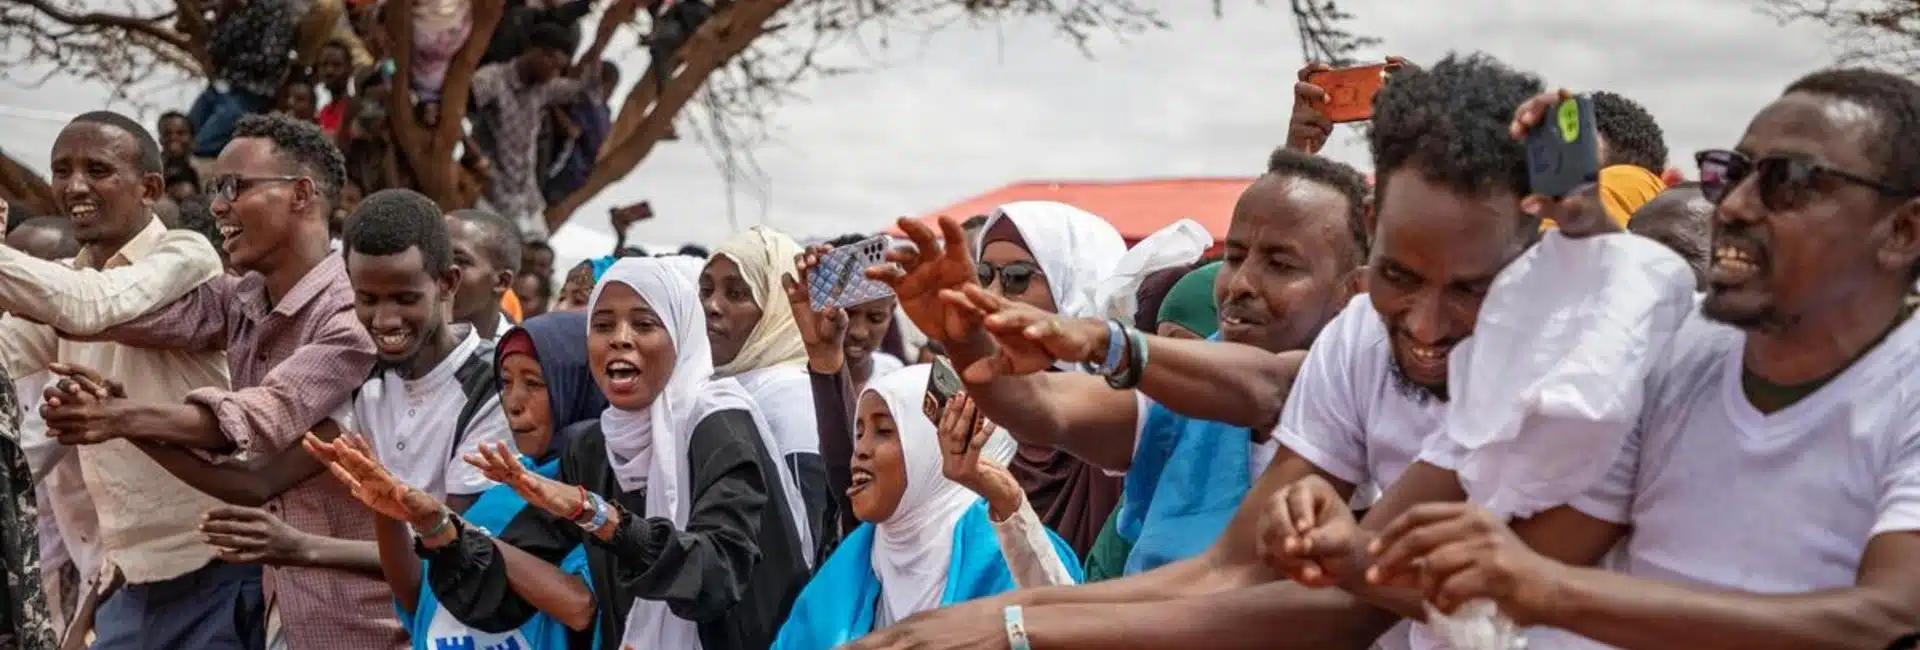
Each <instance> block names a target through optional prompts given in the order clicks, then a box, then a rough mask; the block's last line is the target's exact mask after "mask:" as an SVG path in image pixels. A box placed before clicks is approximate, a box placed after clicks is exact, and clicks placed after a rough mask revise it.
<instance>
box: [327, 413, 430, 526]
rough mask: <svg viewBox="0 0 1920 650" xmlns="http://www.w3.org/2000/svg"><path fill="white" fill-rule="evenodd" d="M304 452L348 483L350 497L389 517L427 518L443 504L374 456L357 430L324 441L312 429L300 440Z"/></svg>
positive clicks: (402, 519)
mask: <svg viewBox="0 0 1920 650" xmlns="http://www.w3.org/2000/svg"><path fill="white" fill-rule="evenodd" d="M301 444H302V445H304V446H305V447H306V450H307V453H308V454H312V455H313V457H314V459H315V460H318V461H320V462H321V463H323V464H325V465H326V466H327V471H329V472H332V473H333V476H334V477H335V478H338V479H340V482H341V483H342V484H344V485H346V486H347V492H348V493H350V494H352V495H353V498H354V499H356V500H358V501H360V503H363V504H366V506H367V507H368V508H370V509H372V510H373V511H374V512H377V513H380V515H381V516H384V517H386V518H388V519H395V520H399V521H405V522H417V521H426V520H430V519H433V518H436V517H438V516H439V515H440V513H441V510H442V507H441V505H440V502H439V501H438V500H437V499H434V498H433V495H430V494H427V493H426V492H422V491H420V490H417V489H414V488H413V487H411V486H409V485H407V484H406V483H402V482H401V481H400V479H398V478H396V477H394V475H393V473H392V472H388V471H387V468H386V467H385V466H382V465H381V464H380V461H379V460H376V458H377V457H376V456H374V454H373V446H372V445H369V444H367V439H366V438H364V437H362V436H360V434H357V433H342V434H340V437H338V438H335V439H334V440H333V441H332V442H326V441H323V440H321V439H320V437H319V436H316V435H314V434H312V433H308V434H307V435H306V438H305V439H304V440H302V441H301Z"/></svg>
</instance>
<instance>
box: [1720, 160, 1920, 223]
mask: <svg viewBox="0 0 1920 650" xmlns="http://www.w3.org/2000/svg"><path fill="white" fill-rule="evenodd" d="M1693 160H1694V162H1696V163H1699V165H1700V193H1701V194H1702V195H1704V196H1705V197H1706V199H1707V200H1708V201H1711V202H1713V203H1714V204H1715V205H1718V204H1719V203H1720V201H1722V200H1724V199H1725V198H1726V197H1727V194H1728V193H1729V192H1732V191H1733V188H1736V187H1739V186H1740V183H1742V182H1744V181H1746V180H1747V178H1748V177H1749V176H1751V177H1753V179H1754V182H1755V183H1757V185H1755V186H1754V189H1755V190H1757V191H1759V193H1760V203H1761V204H1762V205H1765V206H1766V207H1767V209H1768V210H1785V209H1789V208H1793V207H1796V206H1799V205H1802V204H1804V203H1805V202H1806V201H1807V199H1809V198H1812V196H1813V193H1814V192H1815V191H1816V186H1817V185H1818V184H1820V183H1821V182H1822V180H1823V179H1832V180H1839V181H1844V182H1847V183H1852V184H1854V185H1859V186H1861V187H1865V188H1869V189H1872V190H1874V191H1876V192H1879V193H1880V194H1881V195H1882V196H1885V197H1888V198H1896V199H1899V198H1911V197H1913V196H1914V195H1915V193H1914V192H1913V191H1912V190H1903V189H1900V188H1897V187H1894V186H1892V185H1888V184H1886V183H1883V182H1881V181H1878V180H1875V179H1872V178H1867V177H1865V176H1861V175H1859V174H1855V173H1853V172H1849V171H1845V170H1841V169H1835V168H1833V167H1829V166H1826V165H1822V164H1820V163H1816V162H1813V161H1810V160H1805V159H1801V158H1794V157H1791V156H1781V155H1771V156H1762V157H1760V158H1757V159H1756V158H1752V157H1749V156H1747V155H1746V154H1743V153H1740V152H1738V151H1729V150H1725V149H1708V150H1705V151H1701V152H1700V153H1697V154H1694V155H1693ZM1829 182H1830V181H1829Z"/></svg>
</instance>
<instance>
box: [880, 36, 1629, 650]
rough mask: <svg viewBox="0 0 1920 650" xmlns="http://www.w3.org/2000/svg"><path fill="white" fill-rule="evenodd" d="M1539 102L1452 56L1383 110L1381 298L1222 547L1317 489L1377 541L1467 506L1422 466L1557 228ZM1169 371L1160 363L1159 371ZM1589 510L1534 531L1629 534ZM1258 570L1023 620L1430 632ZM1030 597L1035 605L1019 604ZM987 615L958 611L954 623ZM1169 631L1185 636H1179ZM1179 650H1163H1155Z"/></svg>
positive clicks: (1241, 566) (1347, 570)
mask: <svg viewBox="0 0 1920 650" xmlns="http://www.w3.org/2000/svg"><path fill="white" fill-rule="evenodd" d="M1540 89H1541V84H1540V82H1539V80H1538V79H1536V78H1534V77H1532V76H1531V75H1525V74H1522V73H1519V72H1516V71H1514V70H1512V69H1510V68H1507V67H1506V66H1505V65H1503V64H1501V63H1499V62H1498V61H1494V60H1492V59H1490V58H1487V57H1484V56H1475V57H1450V58H1449V59H1447V60H1443V61H1441V62H1440V63H1439V64H1437V65H1435V66H1434V67H1433V68H1431V69H1429V70H1425V71H1404V72H1401V73H1398V74H1396V76H1395V79H1394V82H1393V83H1391V84H1389V85H1388V86H1387V89H1386V90H1383V91H1382V93H1381V95H1380V96H1379V98H1377V99H1376V109H1375V119H1374V123H1373V147H1374V155H1375V169H1376V170H1377V173H1378V174H1379V178H1380V179H1381V180H1382V182H1381V184H1380V185H1379V186H1377V187H1376V188H1375V189H1376V193H1377V194H1376V196H1377V201H1378V215H1377V216H1378V224H1377V226H1378V227H1377V228H1375V229H1370V230H1371V231H1372V232H1373V235H1374V236H1373V241H1372V244H1373V246H1372V251H1371V257H1370V261H1369V264H1368V266H1367V267H1364V268H1365V269H1366V273H1365V282H1366V286H1367V287H1368V288H1369V289H1370V290H1371V292H1372V293H1371V294H1369V295H1363V296H1358V297H1355V298H1353V299H1352V300H1351V301H1350V302H1348V303H1347V305H1346V308H1345V309H1344V310H1343V311H1342V312H1340V313H1339V315H1337V316H1336V317H1334V319H1333V321H1332V322H1331V323H1329V324H1328V325H1327V326H1326V327H1325V329H1323V330H1321V331H1320V333H1319V336H1318V337H1317V338H1316V339H1315V340H1314V342H1313V345H1312V349H1311V351H1310V352H1309V353H1308V355H1307V357H1306V360H1305V363H1304V364H1303V365H1302V367H1301V368H1300V369H1299V373H1298V376H1297V377H1296V378H1295V380H1294V381H1293V383H1292V386H1291V389H1290V391H1289V392H1288V393H1287V394H1286V404H1285V408H1284V410H1283V411H1282V413H1281V416H1280V418H1279V424H1278V426H1277V427H1276V428H1275V436H1274V437H1275V439H1276V440H1277V441H1278V442H1279V443H1280V446H1281V448H1282V450H1283V451H1282V453H1281V454H1279V455H1278V456H1277V457H1276V458H1275V460H1274V461H1273V464H1272V465H1270V466H1269V467H1268V468H1267V469H1266V471H1265V472H1264V473H1263V474H1262V475H1261V477H1260V482H1259V483H1258V484H1257V485H1256V486H1255V487H1254V488H1253V490H1252V491H1250V492H1249V493H1248V495H1247V498H1246V499H1245V500H1244V501H1243V502H1242V503H1241V505H1240V508H1239V512H1238V513H1236V515H1235V523H1234V524H1233V525H1232V526H1230V527H1229V528H1228V530H1227V532H1226V533H1225V535H1223V536H1222V538H1221V539H1220V541H1219V542H1218V543H1217V544H1216V547H1217V548H1240V549H1253V548H1255V546H1256V542H1257V539H1258V531H1259V530H1260V529H1261V528H1262V525H1261V523H1260V520H1261V519H1262V518H1263V517H1264V516H1265V515H1266V512H1267V509H1268V503H1269V499H1271V498H1273V497H1274V495H1276V494H1278V493H1280V492H1281V490H1282V488H1283V487H1286V486H1288V485H1289V484H1291V483H1294V482H1295V481H1296V480H1298V479H1301V478H1302V477H1311V479H1312V480H1313V481H1314V482H1316V483H1317V484H1318V485H1320V486H1325V487H1326V488H1327V489H1328V490H1329V491H1330V492H1337V494H1338V499H1339V500H1340V502H1341V503H1346V502H1348V500H1350V499H1352V498H1353V497H1354V496H1355V495H1356V494H1357V493H1364V492H1366V491H1384V492H1385V493H1386V494H1385V496H1383V498H1382V499H1381V501H1379V502H1378V503H1377V504H1376V505H1375V507H1374V508H1372V511H1371V512H1369V513H1368V517H1367V522H1366V523H1367V524H1369V525H1370V526H1371V527H1378V526H1381V525H1384V524H1385V523H1386V521H1387V520H1389V519H1390V518H1391V516H1392V515H1395V514H1398V513H1399V512H1403V511H1405V509H1406V508H1408V507H1409V506H1411V505H1412V504H1414V503H1418V502H1424V501H1457V500H1460V499H1464V498H1465V497H1466V494H1465V492H1464V490H1462V489H1461V487H1460V485H1459V483H1458V480H1457V479H1456V478H1455V477H1454V475H1453V473H1452V472H1451V471H1450V470H1449V468H1450V465H1449V464H1448V459H1447V458H1445V457H1444V456H1440V455H1432V454H1428V455H1423V452H1426V451H1427V450H1428V447H1429V443H1430V442H1434V441H1436V440H1437V439H1438V438H1439V435H1438V434H1439V433H1440V431H1441V430H1440V423H1441V421H1442V419H1443V416H1444V411H1445V405H1446V400H1447V397H1448V394H1447V370H1448V368H1447V360H1448V352H1449V351H1450V350H1451V348H1452V346H1453V345H1454V344H1456V343H1458V342H1460V341H1462V340H1465V339H1466V338H1467V337H1468V336H1470V335H1471V334H1472V332H1473V328H1474V322H1475V316H1476V314H1477V311H1478V309H1479V302H1480V296H1481V295H1482V294H1483V293H1484V292H1485V290H1486V287H1487V286H1489V285H1490V284H1491V283H1492V281H1493V278H1494V276H1495V275H1496V274H1498V273H1499V272H1500V271H1501V269H1503V268H1505V267H1506V265H1507V264H1508V263H1509V262H1511V261H1512V260H1513V259H1514V258H1516V257H1518V256H1519V255H1520V253H1522V252H1523V251H1524V250H1525V249H1526V248H1527V247H1528V246H1529V245H1531V244H1532V243H1533V242H1534V241H1535V239H1536V238H1537V235H1538V233H1539V223H1540V219H1539V218H1538V217H1537V216H1530V215H1527V214H1525V213H1523V211H1522V210H1521V207H1520V198H1521V196H1522V194H1523V193H1524V191H1525V185H1524V179H1525V178H1526V154H1525V150H1524V149H1523V148H1522V146H1521V145H1520V143H1518V142H1516V141H1514V140H1512V139H1511V137H1510V136H1509V135H1508V133H1507V127H1508V124H1509V121H1510V118H1511V117H1512V108H1511V107H1513V106H1518V105H1520V103H1521V102H1523V101H1524V100H1526V99H1527V98H1529V97H1531V96H1532V95H1533V94H1535V93H1537V92H1539V90H1540ZM1461 97H1474V98H1476V99H1475V101H1474V102H1472V103H1471V104H1464V105H1463V104H1460V103H1459V102H1458V101H1457V98H1461ZM1495 106H1503V107H1506V108H1501V109H1499V110H1494V109H1493V108H1492V107H1495ZM1460 151H1475V152H1478V155H1475V156H1461V155H1458V152H1460ZM1603 221H1604V219H1603ZM1229 259H1232V255H1231V254H1230V255H1229ZM1222 316H1223V317H1225V316H1226V313H1225V312H1223V314H1222ZM1158 342H1159V341H1158V340H1157V339H1156V340H1155V343H1156V344H1157V343H1158ZM1155 354H1158V351H1157V349H1156V352H1155ZM1158 362H1159V358H1158V357H1157V356H1156V357H1153V358H1152V359H1150V360H1149V362H1148V363H1149V366H1148V367H1149V368H1151V367H1152V364H1154V363H1158ZM1216 399H1217V397H1216ZM990 415H991V414H990ZM1419 461H1426V462H1419ZM1623 475H1624V472H1621V471H1616V472H1613V473H1612V476H1610V477H1609V481H1608V482H1607V484H1606V485H1603V486H1601V487H1599V488H1596V490H1595V493H1594V496H1596V497H1604V496H1605V495H1606V494H1608V493H1609V490H1611V491H1623V490H1625V489H1626V488H1625V487H1624V485H1623V479H1622V478H1621V477H1622V476H1623ZM1585 501H1586V500H1585V499H1583V500H1582V502H1579V503H1576V504H1574V506H1575V507H1561V508H1556V509H1554V510H1552V511H1550V512H1547V513H1543V514H1542V515H1540V516H1539V517H1536V518H1535V521H1534V522H1532V523H1533V525H1534V526H1536V527H1537V528H1538V529H1539V530H1540V534H1541V535H1542V537H1543V538H1545V539H1551V538H1552V537H1553V536H1555V535H1556V534H1558V531H1559V530H1560V529H1562V528H1564V527H1567V526H1596V527H1601V528H1604V529H1607V530H1613V529H1615V528H1617V527H1618V524H1617V523H1615V522H1618V521H1620V520H1621V519H1622V517H1623V515H1622V514H1621V513H1616V512H1612V511H1609V510H1606V509H1604V508H1602V507H1600V505H1602V504H1610V503H1612V500H1609V499H1604V498H1599V499H1595V503H1591V504H1589V503H1585ZM1590 511H1591V512H1590ZM1342 512H1344V508H1343V509H1342ZM1605 550H1606V549H1605V547H1604V546H1603V547H1600V548H1560V547H1555V548H1550V549H1549V552H1550V553H1551V554H1552V555H1553V556H1555V557H1561V558H1565V559H1569V560H1571V561H1574V562H1578V563H1582V564H1586V563H1592V562H1595V561H1597V560H1598V559H1599V557H1600V556H1601V555H1602V554H1603V553H1604V552H1605ZM1243 555H1252V557H1253V558H1254V559H1252V560H1251V564H1252V566H1248V565H1247V562H1248V561H1247V560H1240V561H1233V560H1231V558H1233V557H1239V556H1243ZM1258 558H1259V554H1258V553H1257V552H1253V551H1251V550H1248V551H1244V552H1242V553H1238V554H1232V555H1228V554H1223V553H1218V552H1210V553H1209V555H1208V557H1207V561H1206V562H1205V563H1204V565H1205V566H1207V567H1208V568H1209V569H1210V572H1212V573H1227V574H1231V575H1234V576H1235V579H1234V580H1232V581H1231V582H1229V581H1221V582H1216V583H1213V584H1208V583H1207V581H1205V580H1203V579H1202V578H1206V577H1207V574H1206V573H1202V574H1200V576H1199V577H1196V576H1194V575H1192V574H1186V575H1181V574H1182V573H1184V569H1181V568H1180V567H1181V566H1182V564H1183V563H1176V564H1174V565H1169V566H1167V567H1164V568H1162V569H1160V570H1156V571H1149V572H1147V573H1144V574H1140V575H1138V576H1130V577H1128V578H1122V579H1120V580H1115V581H1110V582H1108V583H1097V584H1094V585H1090V586H1087V587H1083V588H1080V589H1078V590H1077V591H1078V592H1079V593H1077V594H1076V593H1072V592H1067V593H1061V594H1058V595H1057V596H1055V595H1053V594H1050V593H1048V592H1046V591H1044V590H1038V591H1036V592H1031V593H1034V594H1035V595H1036V596H1039V597H1040V598H1030V599H1029V600H1027V601H1025V602H1021V603H1018V604H1022V605H1025V608H1024V610H1023V611H1022V612H1021V615H1022V617H1023V618H1024V623H1025V626H1026V630H1027V632H1028V634H1029V635H1030V636H1031V638H1032V639H1034V640H1033V642H1032V643H1033V644H1034V645H1035V646H1036V647H1039V646H1041V645H1043V644H1045V645H1055V644H1063V645H1075V646H1079V645H1081V644H1085V645H1088V646H1090V647H1091V646H1098V645H1104V644H1106V643H1116V644H1122V645H1125V646H1126V647H1134V648H1138V647H1168V648H1185V647H1192V646H1193V644H1194V643H1195V641H1196V640H1197V639H1205V641H1204V644H1205V645H1207V646H1208V647H1239V646H1238V645H1236V644H1237V643H1238V640H1240V639H1246V640H1248V641H1247V644H1246V645H1248V647H1260V648H1295V647H1297V648H1320V647H1343V646H1346V645H1350V644H1351V643H1352V642H1353V641H1352V640H1353V639H1356V638H1363V639H1372V638H1374V637H1376V636H1378V637H1380V643H1381V647H1386V648H1397V647H1404V646H1405V645H1406V644H1407V643H1408V638H1407V635H1406V633H1405V632H1403V631H1399V630H1394V631H1392V632H1387V630H1388V628H1389V627H1391V626H1392V625H1393V624H1395V622H1396V621H1397V620H1398V619H1399V617H1401V616H1405V617H1412V618H1415V619H1416V620H1417V619H1419V618H1422V617H1423V616H1424V615H1423V612H1422V610H1421V608H1420V598H1419V594H1418V593H1416V592H1413V591H1411V590H1404V589H1388V588H1378V589H1375V588H1369V587H1367V586H1366V585H1365V584H1364V583H1362V584H1347V583H1345V582H1343V583H1342V586H1349V587H1350V591H1351V593H1348V592H1342V591H1340V590H1317V591H1316V590H1304V589H1301V588H1299V586H1298V585H1296V584H1292V583H1289V582H1285V581H1275V580H1274V578H1275V577H1276V576H1277V575H1279V574H1278V573H1277V572H1276V571H1274V570H1272V569H1271V568H1269V567H1268V566H1266V565H1264V564H1261V563H1260V561H1259V559H1258ZM1327 573H1339V574H1340V575H1341V577H1346V576H1357V575H1359V573H1360V572H1359V571H1358V567H1356V566H1355V565H1354V563H1353V562H1341V563H1339V565H1338V566H1333V565H1329V566H1327V567H1325V570H1324V571H1323V572H1322V574H1321V576H1320V577H1321V578H1326V577H1327V576H1326V574H1327ZM1170 578H1171V579H1170ZM1121 585H1126V587H1122V586H1121ZM1122 589H1126V590H1127V591H1125V592H1123V591H1122ZM1152 592H1157V593H1152ZM1329 592H1332V593H1329ZM1022 593H1029V592H1015V594H1016V596H1017V595H1018V594H1022ZM1356 596H1357V597H1358V598H1360V599H1363V602H1356ZM1367 603H1371V605H1369V604H1367ZM1036 604H1038V605H1039V606H1035V605H1036ZM1094 604H1098V606H1090V605H1094ZM1376 605H1377V607H1376ZM984 607H985V606H974V605H972V604H969V605H967V606H963V607H962V608H954V609H955V612H956V613H955V614H953V617H954V618H956V619H957V618H959V617H960V616H962V615H963V614H961V613H960V612H962V611H965V610H978V609H983V608H984ZM1382 608H1384V609H1385V610H1390V611H1391V614H1390V613H1388V612H1385V611H1382ZM968 613H969V614H971V615H972V616H973V617H974V618H978V619H988V618H992V619H993V620H998V619H999V617H989V616H987V615H986V614H987V612H968ZM1395 614H1397V616H1396V615H1395ZM920 622H921V624H920V625H917V626H916V625H914V623H915V622H914V621H909V622H908V623H907V624H905V625H902V626H896V631H895V632H892V633H889V634H885V635H877V636H880V637H888V636H899V635H907V634H919V635H925V636H928V637H933V636H940V635H948V634H954V633H955V630H954V629H949V628H945V627H938V626H939V625H943V624H946V623H947V622H946V621H940V620H936V619H934V618H931V617H929V618H925V619H921V621H920ZM1170 625H1171V626H1172V627H1173V628H1175V629H1174V630H1168V629H1167V628H1168V627H1169V626H1170ZM1262 632H1272V633H1273V634H1271V635H1268V634H1262ZM1383 633H1386V634H1385V636H1381V635H1382V634H1383ZM914 638H919V637H914ZM1163 638H1164V639H1166V642H1165V643H1164V644H1161V643H1159V642H1157V641H1153V642H1149V641H1147V639H1163ZM856 647H860V648H865V647H885V646H883V645H879V644H876V645H873V646H858V645H857V646H856Z"/></svg>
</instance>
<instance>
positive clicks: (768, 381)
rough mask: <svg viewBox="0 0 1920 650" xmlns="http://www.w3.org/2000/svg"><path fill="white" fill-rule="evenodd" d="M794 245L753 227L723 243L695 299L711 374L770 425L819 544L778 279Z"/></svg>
mask: <svg viewBox="0 0 1920 650" xmlns="http://www.w3.org/2000/svg"><path fill="white" fill-rule="evenodd" d="M800 252H801V251H800V245H799V244H797V243H795V242H794V241H793V239H792V238H791V237H788V236H786V235H783V234H780V233H779V232H776V231H773V230H769V229H767V228H764V227H758V226H756V227H754V228H751V229H748V230H746V231H745V232H741V233H740V234H738V235H735V236H734V237H733V238H732V239H729V240H727V242H726V243H725V244H722V245H721V246H720V249H719V250H717V251H714V253H713V257H711V258H709V259H708V260H707V264H706V268H705V269H704V270H702V271H701V273H700V280H699V285H700V301H701V305H702V307H704V309H705V312H706V322H707V326H706V327H707V332H709V333H710V334H711V335H712V336H711V342H712V347H713V362H714V365H715V368H714V376H716V377H731V378H733V379H736V380H739V382H740V385H741V386H743V387H745V388H746V390H747V393H748V394H751V395H752V396H753V399H754V401H755V402H757V403H759V405H760V412H761V413H764V414H765V415H766V418H767V424H769V425H771V426H772V431H773V438H774V440H775V442H776V443H777V444H778V447H777V449H778V450H779V456H780V458H782V459H783V460H784V461H785V462H786V464H787V468H788V471H790V472H792V473H793V475H794V476H795V477H796V478H797V479H798V480H799V483H800V496H801V501H802V502H804V503H805V504H806V507H807V510H806V513H807V517H808V521H810V522H814V523H813V524H812V531H813V534H814V539H816V540H821V541H826V539H827V538H828V537H829V535H828V534H826V531H829V530H831V528H830V527H829V526H828V522H827V521H826V516H827V514H826V513H827V512H828V507H827V504H828V502H829V501H830V499H831V495H830V494H828V492H827V473H826V466H825V464H824V463H822V462H821V459H820V435H819V430H818V428H817V426H816V425H817V421H816V420H815V417H814V410H813V385H812V383H810V381H809V380H808V377H807V366H806V364H807V350H806V345H805V344H804V343H803V342H801V340H800V328H799V327H798V326H797V325H795V324H794V319H793V308H792V306H790V305H789V304H788V303H787V300H786V293H785V291H784V289H783V288H782V287H781V286H780V278H782V277H784V276H787V275H790V274H794V273H795V269H794V258H795V257H796V256H798V255H799V254H800Z"/></svg>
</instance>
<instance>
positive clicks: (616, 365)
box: [607, 361, 639, 372]
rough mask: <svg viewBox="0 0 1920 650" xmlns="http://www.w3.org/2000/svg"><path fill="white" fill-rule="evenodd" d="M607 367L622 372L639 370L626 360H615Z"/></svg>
mask: <svg viewBox="0 0 1920 650" xmlns="http://www.w3.org/2000/svg"><path fill="white" fill-rule="evenodd" d="M607 369H608V370H618V371H622V372H634V371H638V370H639V368H636V367H634V365H633V364H631V363H628V362H625V361H615V362H612V363H609V364H607Z"/></svg>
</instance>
